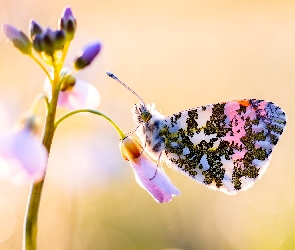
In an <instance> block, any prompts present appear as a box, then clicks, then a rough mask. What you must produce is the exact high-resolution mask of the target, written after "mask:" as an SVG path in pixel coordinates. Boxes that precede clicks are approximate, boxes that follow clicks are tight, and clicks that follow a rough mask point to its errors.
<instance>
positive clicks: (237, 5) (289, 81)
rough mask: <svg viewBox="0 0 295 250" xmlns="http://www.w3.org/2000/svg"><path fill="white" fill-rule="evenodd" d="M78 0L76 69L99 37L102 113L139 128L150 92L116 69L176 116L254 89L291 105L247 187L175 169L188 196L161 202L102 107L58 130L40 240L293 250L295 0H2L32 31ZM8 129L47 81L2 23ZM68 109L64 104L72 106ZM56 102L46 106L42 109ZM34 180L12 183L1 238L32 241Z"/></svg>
mask: <svg viewBox="0 0 295 250" xmlns="http://www.w3.org/2000/svg"><path fill="white" fill-rule="evenodd" d="M67 5H70V6H71V7H72V10H73V13H74V15H75V17H76V18H77V21H78V30H77V33H76V36H75V39H74V41H73V42H72V44H71V47H70V50H69V54H68V58H67V63H66V66H71V65H72V60H73V59H74V58H75V54H76V51H77V50H79V49H80V48H82V47H83V46H84V45H85V44H86V43H88V42H91V41H93V40H100V41H102V43H103V49H102V52H101V54H100V55H99V57H98V58H97V59H96V61H95V62H94V63H93V64H92V65H91V66H90V67H88V68H87V69H85V70H83V71H81V72H79V73H78V74H77V77H78V78H81V79H84V80H87V81H88V82H91V83H93V84H94V85H95V86H96V87H97V89H98V90H99V91H100V93H101V96H102V102H101V105H100V106H99V108H98V110H99V111H101V112H103V113H105V114H107V115H109V116H110V117H111V118H112V119H114V120H115V121H116V122H117V123H118V124H119V126H121V128H122V129H123V130H124V131H125V132H128V131H130V130H131V129H132V128H133V122H132V117H131V112H130V109H131V107H132V105H134V104H135V103H136V102H138V100H137V99H136V97H135V96H133V95H132V94H131V93H130V92H128V91H127V90H126V89H124V88H123V87H122V86H120V85H119V84H118V83H117V82H115V81H113V80H111V79H110V78H108V77H107V76H106V74H105V71H111V72H113V73H114V74H116V75H117V76H118V77H119V78H120V79H121V80H123V81H124V82H125V83H127V84H128V85H129V86H130V87H131V88H133V89H134V90H135V91H136V92H137V93H138V94H139V95H140V96H141V97H142V98H143V99H144V100H145V102H147V103H151V102H154V103H156V107H157V108H158V109H159V110H161V112H162V113H163V114H165V115H169V114H173V113H175V112H178V111H181V110H184V109H188V108H193V107H197V106H201V105H205V104H210V103H217V102H222V101H229V100H237V99H244V98H260V99H266V100H271V101H273V102H275V103H276V104H278V105H280V106H281V107H282V108H283V109H284V110H285V111H286V113H287V115H288V118H289V120H288V125H287V129H286V131H285V132H284V134H283V136H282V138H281V140H280V142H279V143H278V145H277V147H276V149H275V150H274V153H273V156H272V161H271V164H270V166H269V169H268V170H267V172H266V173H265V175H264V176H263V178H262V179H261V180H259V181H258V182H257V183H256V185H255V186H254V187H253V188H251V189H250V190H248V191H246V192H241V193H240V194H238V195H236V196H226V195H225V194H223V193H218V192H213V191H210V190H208V189H206V188H204V187H203V186H201V185H199V184H197V183H196V182H194V181H192V180H190V179H189V178H187V177H186V176H183V175H181V174H179V173H177V172H175V171H172V170H171V169H168V168H167V167H166V166H164V168H165V170H166V173H167V174H168V175H169V176H170V178H171V180H172V182H173V183H174V184H175V185H176V186H177V187H178V188H179V189H180V191H181V192H182V195H181V196H179V197H176V198H173V200H172V202H170V203H167V204H158V203H156V202H155V201H154V200H153V199H152V197H151V196H150V195H149V194H148V193H147V192H146V191H144V190H143V189H142V188H140V187H139V186H138V185H137V183H136V181H135V179H134V174H133V171H132V169H131V167H130V166H129V164H128V162H127V161H125V160H123V158H122V157H121V155H120V152H119V148H118V144H119V138H118V135H117V134H116V132H115V131H114V129H113V128H112V127H111V126H110V125H109V124H108V123H107V122H106V121H105V120H103V119H101V118H99V117H96V116H94V115H77V116H73V117H71V118H69V119H67V120H66V121H65V122H63V123H62V124H61V125H60V127H59V128H58V130H57V132H56V135H55V138H54V142H53V146H52V151H51V155H50V158H49V166H48V171H47V176H46V180H45V185H44V191H43V196H42V200H41V207H40V214H39V232H38V246H39V249H45V250H46V249H56V250H63V249H69V250H71V249H74V250H78V249H102V250H113V249H119V250H120V249H128V250H139V249H140V250H141V249H144V250H154V249H156V250H158V249H160V250H190V249H294V245H295V166H294V165H295V143H294V139H295V132H294V131H295V111H294V110H295V101H294V99H295V98H294V97H295V14H294V13H295V2H294V1H293V0H290V1H279V0H277V1H275V0H274V1H267V0H261V1H256V0H255V1H254V0H252V1H251V0H247V1H246V0H242V1H234V0H228V1H226V0H221V1H210V0H207V1H204V0H190V1H189V0H183V1H177V0H169V1H167V0H166V1H164V0H149V1H135V0H125V1H123V0H121V1H115V0H114V1H110V0H109V1H94V0H83V1H78V0H73V1H64V0H61V1H58V2H53V1H50V0H38V1H37V0H27V1H17V0H1V2H0V21H1V23H3V22H5V23H9V24H11V25H13V26H15V27H17V28H19V29H21V30H23V31H25V32H26V33H28V25H29V22H30V19H31V18H33V19H34V20H36V21H37V22H39V23H40V24H41V25H42V26H43V27H47V26H50V27H51V28H56V27H57V19H58V18H59V17H60V16H61V13H62V11H63V9H64V7H66V6H67ZM0 51H1V54H0V129H1V130H2V131H4V130H5V129H9V128H10V127H11V126H12V125H13V124H14V123H15V122H16V121H17V120H18V119H19V117H20V116H21V115H22V113H23V112H25V111H26V110H27V109H28V107H29V105H30V103H31V101H32V99H33V98H34V96H35V95H36V94H37V93H39V92H40V91H42V88H43V81H44V77H45V76H44V73H43V72H42V70H41V69H40V68H39V67H38V66H37V65H36V64H35V63H34V62H33V61H32V60H31V59H30V58H29V57H26V56H23V55H22V54H21V53H20V52H19V51H17V50H16V49H15V48H13V46H11V45H10V44H8V43H7V42H6V39H5V38H4V37H3V34H2V32H1V34H0ZM63 113H65V110H59V112H58V114H59V115H62V114H63ZM43 115H44V108H41V109H40V116H41V117H42V116H43ZM29 188H30V184H27V185H22V186H14V185H12V184H10V183H9V182H7V181H1V182H0V221H1V223H0V249H5V250H6V249H20V248H21V240H22V224H23V216H24V212H25V207H26V203H27V196H28V193H29Z"/></svg>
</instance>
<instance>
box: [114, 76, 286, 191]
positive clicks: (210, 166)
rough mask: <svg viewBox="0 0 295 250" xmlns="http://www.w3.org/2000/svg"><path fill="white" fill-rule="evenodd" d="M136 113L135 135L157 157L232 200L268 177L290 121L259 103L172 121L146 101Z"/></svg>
mask: <svg viewBox="0 0 295 250" xmlns="http://www.w3.org/2000/svg"><path fill="white" fill-rule="evenodd" d="M110 74H111V73H110ZM111 77H112V76H111ZM114 77H115V76H114ZM115 78H116V77H115ZM115 78H114V79H115ZM117 79H118V78H117ZM117 79H116V80H117ZM119 81H120V80H119ZM121 83H122V82H121ZM122 84H123V85H124V83H122ZM127 88H129V87H127ZM129 90H130V88H129ZM131 91H132V90H131ZM133 93H134V94H135V95H137V94H136V93H135V92H134V91H133ZM139 98H140V97H139ZM140 99H141V98H140ZM132 114H133V120H134V122H135V126H136V130H135V131H136V132H135V133H136V134H137V136H138V137H139V138H140V139H141V141H143V142H145V151H146V152H147V153H148V154H149V155H150V156H151V157H152V158H154V159H155V160H158V162H160V161H164V162H165V163H166V164H167V165H168V166H170V167H172V168H173V169H176V170H179V171H180V172H181V173H183V174H185V175H187V176H189V177H190V178H192V179H193V180H195V181H197V182H198V183H201V184H202V185H205V186H207V187H208V188H210V189H212V190H218V191H221V192H223V193H226V194H230V195H231V194H236V193H237V192H239V191H241V190H247V189H248V188H250V187H252V186H253V185H254V183H255V181H256V180H258V179H259V178H260V177H261V176H262V175H263V174H264V172H265V171H266V169H267V167H268V165H269V162H270V159H271V154H272V151H273V149H274V147H275V145H276V144H277V143H278V140H279V138H280V136H281V135H282V133H283V131H284V128H285V126H286V120H287V117H286V114H285V112H284V111H283V110H282V109H281V108H280V107H279V106H277V105H276V104H274V103H272V102H269V101H265V100H257V99H244V100H236V101H229V102H222V103H216V104H209V105H206V106H201V107H197V108H193V109H189V110H184V111H181V112H178V113H175V114H173V115H170V116H164V115H162V114H161V113H160V112H159V111H157V110H156V109H155V105H154V104H152V105H149V104H148V105H146V104H145V103H144V102H143V100H142V99H141V102H139V103H137V104H135V105H134V106H133V108H132Z"/></svg>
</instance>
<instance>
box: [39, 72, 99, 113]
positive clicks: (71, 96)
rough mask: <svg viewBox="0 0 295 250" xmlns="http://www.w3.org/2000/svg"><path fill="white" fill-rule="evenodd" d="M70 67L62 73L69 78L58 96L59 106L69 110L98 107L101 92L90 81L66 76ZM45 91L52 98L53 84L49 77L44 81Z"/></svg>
mask: <svg viewBox="0 0 295 250" xmlns="http://www.w3.org/2000/svg"><path fill="white" fill-rule="evenodd" d="M69 71H70V69H68V68H64V69H63V70H62V71H61V75H63V76H64V77H67V80H66V81H65V82H64V84H63V85H62V86H61V91H60V92H59V96H58V103H57V105H58V106H59V107H64V108H67V109H69V110H75V109H96V108H97V106H98V105H99V103H100V94H99V92H98V91H97V89H96V88H95V87H94V86H93V85H92V84H90V83H88V82H86V81H83V80H80V79H77V78H75V77H74V76H73V75H70V76H66V74H67V72H69ZM44 91H45V92H46V93H47V95H48V96H49V98H51V91H52V90H51V84H50V81H49V80H48V78H46V79H45V82H44Z"/></svg>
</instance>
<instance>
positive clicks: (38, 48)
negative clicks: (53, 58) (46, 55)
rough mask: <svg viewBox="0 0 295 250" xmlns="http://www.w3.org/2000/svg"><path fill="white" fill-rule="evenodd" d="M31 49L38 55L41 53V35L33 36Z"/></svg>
mask: <svg viewBox="0 0 295 250" xmlns="http://www.w3.org/2000/svg"><path fill="white" fill-rule="evenodd" d="M33 48H34V49H35V51H37V52H38V53H40V52H42V51H43V47H42V35H41V34H37V35H35V37H34V40H33Z"/></svg>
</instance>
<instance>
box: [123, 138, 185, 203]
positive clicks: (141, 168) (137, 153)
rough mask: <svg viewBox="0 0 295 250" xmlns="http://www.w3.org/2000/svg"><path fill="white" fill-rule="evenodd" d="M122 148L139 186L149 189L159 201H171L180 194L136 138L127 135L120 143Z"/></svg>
mask: <svg viewBox="0 0 295 250" xmlns="http://www.w3.org/2000/svg"><path fill="white" fill-rule="evenodd" d="M120 150H121V154H122V156H123V157H124V158H125V159H126V160H128V161H129V163H130V165H131V167H132V168H133V171H134V174H135V179H136V181H137V183H138V184H139V186H141V187H142V188H143V189H145V190H146V191H148V192H149V194H150V195H151V196H152V197H153V198H154V199H155V200H156V201H157V202H159V203H162V202H169V201H171V200H172V197H173V196H175V195H180V191H179V190H178V189H177V188H176V187H175V186H174V185H173V184H172V182H171V180H170V179H169V177H168V176H167V175H166V174H165V172H164V170H163V169H160V168H159V167H158V166H157V165H156V164H155V163H154V162H152V161H151V159H150V158H149V157H148V156H147V154H146V153H145V152H144V150H143V148H142V146H141V145H140V143H139V142H138V141H137V140H136V139H134V138H132V137H126V138H125V139H124V140H123V141H122V142H121V144H120Z"/></svg>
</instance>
